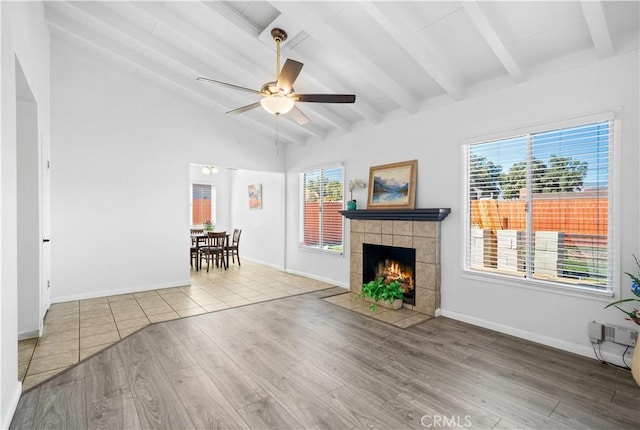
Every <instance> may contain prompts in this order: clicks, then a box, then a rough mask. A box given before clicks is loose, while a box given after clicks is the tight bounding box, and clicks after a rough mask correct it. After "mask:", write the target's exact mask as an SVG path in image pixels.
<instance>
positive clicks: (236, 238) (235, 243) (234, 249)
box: [226, 228, 242, 266]
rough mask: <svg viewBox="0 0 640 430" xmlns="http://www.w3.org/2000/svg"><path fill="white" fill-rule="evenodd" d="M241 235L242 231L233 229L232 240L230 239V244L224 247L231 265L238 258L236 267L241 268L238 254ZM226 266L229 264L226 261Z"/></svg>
mask: <svg viewBox="0 0 640 430" xmlns="http://www.w3.org/2000/svg"><path fill="white" fill-rule="evenodd" d="M241 234H242V230H241V229H237V228H234V229H233V238H232V239H231V244H230V245H227V247H226V251H227V256H230V257H231V261H233V263H235V262H236V257H238V266H242V264H240V254H239V250H240V235H241ZM227 264H229V262H228V261H227Z"/></svg>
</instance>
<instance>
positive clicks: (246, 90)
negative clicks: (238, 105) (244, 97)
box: [196, 76, 262, 95]
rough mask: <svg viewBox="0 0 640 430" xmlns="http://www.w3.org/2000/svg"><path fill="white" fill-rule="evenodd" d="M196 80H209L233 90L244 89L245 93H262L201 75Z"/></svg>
mask: <svg viewBox="0 0 640 430" xmlns="http://www.w3.org/2000/svg"><path fill="white" fill-rule="evenodd" d="M196 80H197V81H203V82H209V83H212V84H218V85H222V86H225V87H228V88H232V89H234V90H239V91H245V92H247V93H252V94H260V95H262V93H261V92H260V91H257V90H252V89H251V88H245V87H241V86H238V85H233V84H228V83H226V82H221V81H216V80H214V79H209V78H203V77H202V76H200V77H198V78H197V79H196Z"/></svg>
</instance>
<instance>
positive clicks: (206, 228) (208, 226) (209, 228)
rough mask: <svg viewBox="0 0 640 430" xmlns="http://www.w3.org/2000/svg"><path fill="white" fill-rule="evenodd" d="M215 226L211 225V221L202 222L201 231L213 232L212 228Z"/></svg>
mask: <svg viewBox="0 0 640 430" xmlns="http://www.w3.org/2000/svg"><path fill="white" fill-rule="evenodd" d="M214 226H215V224H213V223H212V222H211V220H207V221H205V222H204V227H203V230H204V231H213V227H214Z"/></svg>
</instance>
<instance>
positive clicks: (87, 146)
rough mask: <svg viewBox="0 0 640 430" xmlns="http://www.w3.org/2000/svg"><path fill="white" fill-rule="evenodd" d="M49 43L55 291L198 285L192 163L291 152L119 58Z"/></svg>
mask: <svg viewBox="0 0 640 430" xmlns="http://www.w3.org/2000/svg"><path fill="white" fill-rule="evenodd" d="M51 50H52V53H51V69H52V70H51V73H52V74H51V88H52V94H51V98H52V106H51V109H52V125H53V126H52V153H51V159H52V173H51V187H52V242H51V243H52V287H51V288H52V300H53V301H54V302H56V301H66V300H69V299H78V298H86V297H96V296H103V295H108V294H115V293H119V292H125V291H133V290H145V289H152V288H162V287H169V286H174V285H187V284H189V264H188V258H187V253H188V250H187V248H188V231H189V226H190V220H189V205H188V202H189V181H190V178H189V177H190V171H189V163H199V162H215V164H219V165H223V166H233V167H242V168H249V169H251V168H256V167H257V166H260V168H261V169H265V170H270V169H272V170H279V171H282V169H283V157H282V156H281V155H278V154H276V152H275V150H274V149H273V144H272V142H271V137H270V136H259V135H256V134H252V133H249V132H248V131H247V130H246V129H243V128H242V127H238V126H237V124H236V122H235V121H234V120H233V119H232V118H229V117H225V116H224V115H222V114H219V113H215V112H213V111H211V110H210V109H208V108H207V107H204V106H201V105H198V104H196V103H194V102H193V101H191V100H190V99H184V98H182V97H181V96H180V95H179V94H178V93H177V92H176V93H173V92H171V91H167V90H166V89H164V88H160V87H158V86H157V85H156V84H155V83H151V82H148V81H147V80H146V79H145V77H144V76H138V75H137V74H135V73H133V72H132V71H130V70H128V69H126V68H120V66H116V65H115V64H116V63H115V62H113V61H111V60H110V59H105V58H102V57H99V56H97V55H95V54H93V53H92V52H91V51H90V50H86V49H84V48H81V47H78V46H76V45H71V44H69V43H67V42H65V41H62V40H59V39H57V38H55V37H54V38H53V39H52V47H51ZM203 91H204V89H203Z"/></svg>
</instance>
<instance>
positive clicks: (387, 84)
mask: <svg viewBox="0 0 640 430" xmlns="http://www.w3.org/2000/svg"><path fill="white" fill-rule="evenodd" d="M274 6H276V7H277V8H278V10H280V11H281V12H282V13H283V14H286V15H287V17H288V18H290V19H294V20H299V21H301V22H304V23H305V26H304V28H305V32H306V33H307V34H309V35H311V36H312V37H313V38H314V39H315V40H317V41H321V42H323V43H325V44H327V45H328V46H330V47H331V50H332V51H333V52H335V53H337V54H338V55H340V56H342V57H343V58H350V59H352V60H353V62H354V63H356V64H359V65H361V67H363V70H362V74H361V77H362V79H363V80H367V81H369V82H370V83H371V85H372V87H373V88H375V89H376V91H377V92H380V93H384V94H385V95H386V96H387V97H389V98H390V99H391V100H393V101H394V102H395V103H397V104H398V106H399V108H400V109H402V110H404V111H407V112H409V113H415V112H417V111H418V103H417V101H416V100H415V99H414V97H413V96H412V95H411V94H409V92H408V91H407V90H406V89H405V88H404V87H403V86H402V85H401V84H400V83H399V82H398V81H396V80H395V79H393V78H392V77H391V76H389V75H388V74H387V73H386V72H385V71H383V70H382V69H381V68H380V67H379V66H378V65H377V64H376V63H374V62H373V61H371V60H370V59H369V58H367V57H366V56H364V55H363V54H362V53H361V52H360V51H359V50H358V49H357V48H356V47H354V46H352V45H351V44H350V43H349V40H348V39H347V38H345V37H342V36H341V35H340V29H337V28H334V27H330V26H328V25H327V24H326V23H325V22H323V21H322V20H321V19H320V18H319V17H318V16H317V14H314V13H313V12H312V11H310V10H309V9H308V7H307V6H306V4H304V3H298V2H278V3H276V4H275V5H274ZM356 103H357V102H356Z"/></svg>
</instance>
